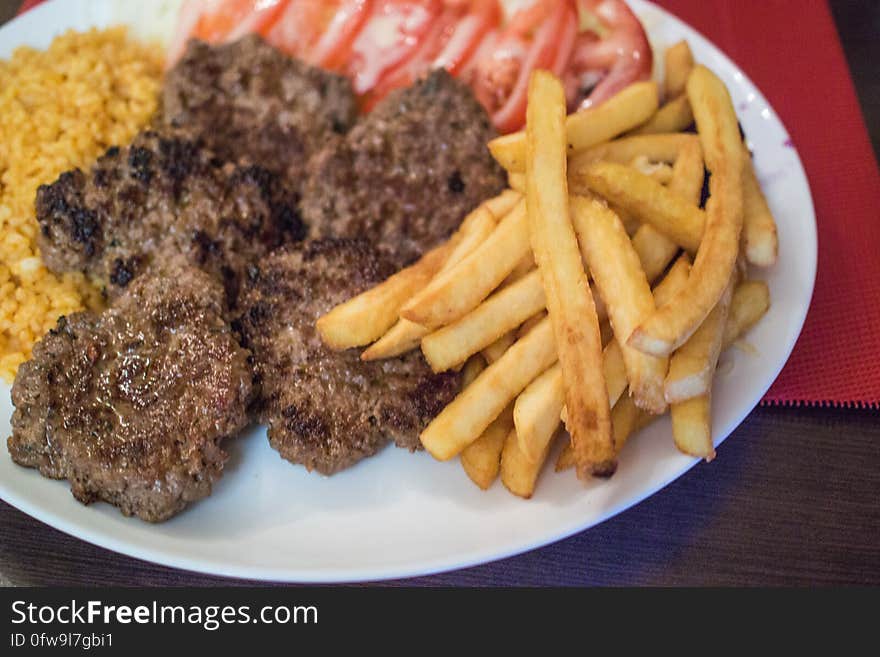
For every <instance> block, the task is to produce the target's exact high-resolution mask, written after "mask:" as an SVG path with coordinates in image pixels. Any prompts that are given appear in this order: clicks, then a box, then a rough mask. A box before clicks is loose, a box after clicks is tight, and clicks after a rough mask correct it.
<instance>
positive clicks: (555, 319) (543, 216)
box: [502, 70, 656, 478]
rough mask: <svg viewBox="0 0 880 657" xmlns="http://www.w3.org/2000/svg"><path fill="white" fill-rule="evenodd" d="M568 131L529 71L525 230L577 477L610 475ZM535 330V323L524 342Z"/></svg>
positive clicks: (553, 84)
mask: <svg viewBox="0 0 880 657" xmlns="http://www.w3.org/2000/svg"><path fill="white" fill-rule="evenodd" d="M653 93H656V87H654V88H653ZM608 102H611V101H608ZM607 105H608V103H604V104H603V105H600V106H599V108H597V109H601V108H603V107H606V106H607ZM566 129H567V127H566V122H565V93H564V91H563V88H562V84H561V82H560V81H559V80H558V79H557V78H556V77H554V76H553V75H552V74H550V73H547V72H546V71H540V70H538V71H535V72H534V73H532V76H531V79H530V80H529V91H528V107H527V110H526V186H527V193H526V205H527V207H528V217H529V222H528V223H529V235H530V238H531V245H532V251H533V253H534V255H535V262H536V263H537V264H538V269H539V270H540V272H541V278H542V280H543V282H544V292H545V294H546V296H547V310H548V314H549V320H550V323H551V325H552V328H553V333H554V334H555V337H556V347H557V349H558V357H559V363H560V365H561V366H562V378H563V383H564V388H565V399H566V408H567V412H568V422H567V425H566V427H567V429H568V431H569V433H570V434H571V436H572V443H573V445H574V451H575V455H576V457H577V461H578V468H577V470H578V476H579V477H581V478H586V477H588V476H590V475H596V476H610V475H611V474H613V472H614V470H615V468H616V462H615V459H614V445H613V442H612V440H611V409H610V407H609V404H608V393H607V391H606V388H605V382H604V380H603V379H602V369H601V363H602V339H601V335H600V332H599V319H598V317H597V315H596V307H595V305H594V303H593V297H592V295H591V293H590V288H589V285H588V284H587V275H586V273H585V272H584V267H583V264H582V263H581V255H580V252H579V249H578V244H577V238H576V237H575V233H574V228H573V227H572V225H571V219H570V216H569V206H568V188H567V177H566V166H567V157H566ZM537 333H538V329H537V328H535V329H533V330H532V331H531V332H530V333H529V334H528V335H527V336H526V337H525V338H524V340H529V339H530V338H531V337H532V336H533V335H536V334H537ZM502 460H503V458H502ZM502 469H503V466H502Z"/></svg>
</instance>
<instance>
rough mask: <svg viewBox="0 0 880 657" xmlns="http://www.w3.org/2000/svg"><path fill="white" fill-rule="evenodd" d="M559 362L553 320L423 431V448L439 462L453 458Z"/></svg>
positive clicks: (512, 349)
mask: <svg viewBox="0 0 880 657" xmlns="http://www.w3.org/2000/svg"><path fill="white" fill-rule="evenodd" d="M555 360H556V342H555V340H554V339H553V327H552V326H551V325H550V322H549V320H546V321H544V322H542V323H541V324H539V325H538V326H536V327H535V328H534V329H532V331H531V332H530V333H529V334H528V335H527V336H526V337H524V338H523V339H522V340H519V341H517V342H516V343H514V344H513V346H511V347H510V349H508V350H507V351H505V352H504V355H503V356H501V358H499V359H498V360H497V361H495V362H494V363H492V364H491V365H489V367H487V368H486V369H485V370H483V372H482V373H481V374H480V375H479V376H478V377H477V379H476V381H474V382H473V383H472V384H471V385H469V386H468V387H467V388H465V389H464V390H462V391H461V392H460V393H459V394H458V396H457V397H456V398H455V399H454V400H452V402H451V403H450V404H449V405H448V406H446V408H444V409H443V410H442V411H440V414H439V415H437V417H435V418H434V420H433V421H432V422H431V423H430V424H429V425H428V426H427V427H426V428H425V430H424V431H422V434H421V436H420V438H421V441H422V445H424V446H425V449H427V450H428V452H430V453H431V454H432V455H433V456H434V457H435V458H437V459H439V460H441V461H445V460H447V459H450V458H452V457H453V456H455V455H456V454H458V453H459V452H461V450H463V449H464V448H465V447H467V446H468V445H470V444H471V443H472V442H474V440H476V439H477V438H479V437H480V434H482V433H483V431H485V430H486V427H488V426H489V424H490V423H491V422H492V420H494V419H495V418H496V417H498V415H499V413H501V411H502V410H504V407H505V406H507V404H509V403H510V402H511V401H513V399H514V398H515V397H516V396H517V395H518V394H519V393H520V392H521V391H522V390H523V389H524V388H525V387H526V386H527V385H528V384H529V383H531V382H532V380H533V379H534V378H535V377H536V376H538V375H539V374H541V372H543V371H544V370H546V369H547V368H548V367H550V366H551V365H552V364H553V362H554V361H555Z"/></svg>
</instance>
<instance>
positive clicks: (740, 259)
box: [317, 42, 778, 498]
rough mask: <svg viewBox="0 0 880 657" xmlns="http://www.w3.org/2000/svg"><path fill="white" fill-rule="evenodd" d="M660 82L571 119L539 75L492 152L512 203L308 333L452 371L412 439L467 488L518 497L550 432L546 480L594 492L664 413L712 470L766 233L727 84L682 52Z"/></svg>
mask: <svg viewBox="0 0 880 657" xmlns="http://www.w3.org/2000/svg"><path fill="white" fill-rule="evenodd" d="M665 68H666V76H665V82H664V85H663V88H662V90H661V88H660V85H658V84H657V83H655V82H639V83H636V84H633V85H631V86H630V87H628V88H627V89H624V90H623V91H621V92H620V93H619V94H618V95H617V96H615V97H614V98H612V99H610V100H608V101H607V102H605V103H604V104H602V105H600V106H598V107H595V108H591V109H587V110H583V111H579V112H577V113H574V114H571V115H568V116H566V108H565V96H564V93H563V88H562V85H561V83H560V81H559V80H558V79H556V78H555V77H554V76H553V75H551V74H550V73H546V72H543V71H536V72H535V73H534V74H533V76H532V79H531V81H530V85H529V97H528V112H527V127H526V130H525V131H524V132H520V133H516V134H511V135H507V136H504V137H500V138H498V139H495V140H493V141H492V142H491V143H490V144H489V148H490V150H491V152H492V154H493V155H494V157H495V159H496V160H497V161H498V162H499V163H500V164H501V165H502V166H503V167H504V168H505V169H506V170H507V171H508V174H509V180H510V189H508V190H506V191H504V192H503V193H502V194H500V195H499V196H497V197H495V198H492V199H489V200H487V201H486V202H484V203H483V204H482V205H480V206H479V207H478V208H477V209H476V210H474V211H473V212H472V213H471V214H470V215H469V216H468V217H467V218H465V219H464V221H463V222H462V224H461V226H460V228H459V229H458V231H457V232H456V233H455V234H454V235H453V236H452V237H451V238H450V239H449V240H448V241H447V242H446V243H444V244H442V245H441V246H439V247H437V248H436V249H434V250H432V251H431V252H429V253H428V254H426V255H425V256H424V257H423V258H421V259H420V260H419V261H418V262H416V263H415V264H414V265H412V266H410V267H408V268H406V269H403V270H402V271H400V272H398V273H397V274H395V275H394V276H392V277H391V278H389V279H388V280H386V281H384V282H383V283H381V284H380V285H378V286H377V287H375V288H373V289H370V290H368V291H366V292H364V293H363V294H361V295H359V296H357V297H355V298H353V299H351V300H349V301H348V302H346V303H343V304H342V305H340V306H338V307H336V308H334V309H333V310H332V311H330V312H329V313H328V314H327V315H325V316H323V317H321V318H320V320H319V321H318V324H317V327H318V331H319V333H320V335H321V336H322V338H323V340H324V341H325V343H326V344H327V345H329V346H330V347H332V348H334V349H349V348H353V347H367V348H366V350H365V351H364V352H363V354H362V358H363V359H365V360H375V359H382V358H392V357H395V356H398V355H400V354H402V353H404V352H407V351H409V350H411V349H416V348H419V347H421V349H422V352H423V353H424V356H425V358H426V359H427V361H428V363H429V364H430V365H431V367H432V368H433V370H434V371H436V372H442V371H446V370H451V369H461V370H462V378H463V388H462V391H461V392H460V394H459V395H458V396H457V397H456V398H455V399H454V400H453V401H452V402H451V403H450V404H449V405H448V406H446V408H445V409H443V411H441V412H440V414H439V415H437V417H436V418H435V419H434V420H433V421H432V422H431V423H430V424H429V425H428V427H427V428H425V430H424V431H423V432H422V434H421V436H420V437H421V442H422V444H423V445H424V447H425V449H427V450H428V452H430V453H431V454H432V455H433V456H434V457H436V458H437V459H440V460H447V459H451V458H453V457H455V456H459V457H460V459H461V463H462V465H463V467H464V469H465V471H466V472H467V474H468V476H469V477H470V478H471V479H472V480H473V481H474V482H475V483H476V484H477V485H478V486H480V487H481V488H484V489H485V488H488V487H489V486H490V485H491V484H492V482H493V481H494V480H495V479H496V478H497V477H498V475H499V473H500V476H501V480H502V482H503V483H504V485H505V486H506V487H507V488H508V489H509V490H510V491H511V492H513V493H514V494H516V495H519V496H521V497H525V498H528V497H530V496H531V495H532V493H533V492H534V489H535V484H536V481H537V478H538V475H539V473H540V472H541V469H542V467H543V465H544V462H545V461H546V459H547V457H548V454H549V453H550V451H551V448H552V446H553V442H554V437H555V436H557V435H565V433H564V432H562V431H560V429H561V428H562V427H563V426H564V428H565V429H566V430H567V435H568V437H570V440H568V441H567V442H566V443H565V445H564V447H563V448H562V450H561V452H560V453H559V457H558V460H557V463H556V470H557V471H561V470H565V469H567V468H569V467H574V468H575V469H576V472H577V475H578V476H579V477H580V478H582V479H584V478H588V477H592V476H602V477H607V476H610V475H611V474H613V473H614V471H615V468H616V463H617V456H618V453H619V452H620V450H621V448H622V447H623V446H624V444H625V443H626V442H627V440H628V438H630V437H631V436H632V435H633V434H634V433H635V432H637V431H638V430H639V429H640V428H642V427H644V426H646V425H647V424H649V423H650V422H651V421H653V420H654V419H656V418H657V417H659V416H660V415H662V414H664V413H665V412H666V411H669V413H670V415H671V419H672V437H673V440H674V442H675V445H676V446H677V447H678V449H680V450H681V451H682V452H684V453H686V454H689V455H693V456H697V457H702V458H705V459H707V460H711V459H712V458H714V456H715V451H714V447H713V439H712V433H711V427H712V422H711V397H712V383H713V379H714V375H715V370H716V366H717V363H718V359H719V355H720V353H721V352H722V351H723V350H724V349H726V348H727V347H729V346H731V345H732V344H734V343H735V342H736V341H737V340H738V339H739V338H740V336H742V335H743V334H744V333H745V332H746V331H747V330H748V329H749V328H751V327H752V326H753V325H754V324H755V323H756V322H757V321H758V320H759V319H760V318H761V317H762V316H763V315H764V314H765V313H766V311H767V309H768V308H769V304H770V296H769V290H768V288H767V285H766V284H765V283H764V282H762V281H760V280H749V279H748V276H747V272H748V267H749V266H750V265H751V266H756V267H768V266H771V265H773V264H774V263H775V261H776V257H777V252H778V242H777V235H776V224H775V221H774V219H773V216H772V214H771V212H770V209H769V208H768V206H767V202H766V200H765V198H764V196H763V194H762V192H761V189H760V187H759V185H758V182H757V179H756V178H755V172H754V170H753V168H752V164H751V159H750V156H749V153H748V151H747V149H746V148H745V146H744V145H743V143H742V140H741V137H740V133H739V129H738V125H737V118H736V114H735V112H734V108H733V105H732V102H731V99H730V95H729V94H728V91H727V89H726V87H725V86H724V84H723V83H722V82H721V81H720V80H719V79H718V78H717V77H716V76H715V75H714V74H713V73H712V72H711V71H710V70H709V69H707V68H705V67H703V66H699V65H696V64H695V63H694V60H693V57H692V55H691V51H690V48H689V47H688V45H687V43H685V42H681V43H678V44H676V45H674V46H672V47H671V48H669V49H668V50H667V51H666V53H665ZM661 95H662V96H663V97H664V98H665V103H664V104H663V105H662V106H661V105H660V97H661ZM694 122H696V126H697V134H693V133H689V132H686V130H687V129H688V128H689V127H690V126H691V125H693V124H694ZM706 170H708V171H709V172H711V177H710V179H709V196H708V199H707V201H706V203H705V205H704V206H703V207H701V194H702V190H703V186H704V175H705V171H706Z"/></svg>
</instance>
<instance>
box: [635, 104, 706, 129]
mask: <svg viewBox="0 0 880 657" xmlns="http://www.w3.org/2000/svg"><path fill="white" fill-rule="evenodd" d="M693 122H694V113H693V111H692V110H691V104H690V102H689V101H688V98H687V95H686V94H681V95H680V96H678V97H677V98H673V99H672V100H670V101H669V102H668V103H666V104H665V105H664V106H663V107H661V108H660V109H659V110H657V113H656V114H655V115H654V116H652V117H651V118H650V119H648V121H647V122H646V123H644V124H642V125H640V126H639V127H638V128H636V129H635V130H633V131H632V132H631V133H630V134H631V135H656V134H665V133H670V132H681V131H682V130H685V129H687V128H689V127H690V126H691V125H692V124H693Z"/></svg>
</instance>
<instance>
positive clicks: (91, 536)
mask: <svg viewBox="0 0 880 657" xmlns="http://www.w3.org/2000/svg"><path fill="white" fill-rule="evenodd" d="M59 1H60V0H50V1H49V2H45V3H44V4H43V5H41V6H38V7H36V8H35V9H33V10H31V11H30V12H27V14H24V15H22V16H17V17H15V18H13V19H12V20H10V21H9V22H8V23H6V24H5V25H3V26H2V27H0V30H2V31H3V32H7V31H14V30H15V28H16V27H17V26H18V25H19V24H20V21H21V20H23V19H24V18H26V17H27V16H28V14H33V15H34V16H33V18H38V17H39V15H40V12H49V11H51V9H52V8H53V7H54V6H55V5H56V3H58V2H59ZM628 2H629V4H630V5H631V6H632V7H633V8H634V9H635V10H636V12H637V13H642V12H643V11H644V10H646V9H647V10H650V11H653V12H657V13H659V14H660V15H661V16H662V18H663V20H664V21H670V22H672V23H673V24H674V26H675V28H676V29H677V30H678V31H684V32H687V33H688V34H689V35H694V36H695V37H696V38H698V39H701V40H702V41H703V42H704V44H705V45H706V46H708V47H709V48H710V49H711V50H712V51H713V52H714V56H716V57H718V58H720V60H721V61H722V63H723V64H724V65H725V66H727V67H729V68H730V70H733V71H736V72H737V75H738V76H741V80H738V82H743V83H744V84H746V85H747V86H748V87H750V89H752V90H754V92H755V93H756V100H758V101H760V103H761V104H762V106H763V107H764V108H766V109H767V110H768V111H769V112H770V115H771V119H772V120H775V122H777V123H778V125H779V126H781V127H782V129H783V131H784V132H785V134H786V136H788V135H789V131H788V128H787V127H786V125H785V123H783V121H782V120H781V118H780V117H779V115H778V114H777V112H776V110H775V108H774V107H773V106H772V105H771V104H770V103H769V101H767V98H766V96H765V95H764V94H763V92H762V91H761V89H760V88H759V87H758V86H757V85H756V84H755V83H754V82H753V81H752V80H751V79H750V78H749V77H748V76H747V75H746V74H745V73H744V72H743V70H742V68H741V67H740V66H739V65H738V64H737V63H736V62H735V61H734V60H733V59H732V58H731V57H729V56H728V55H727V54H726V53H725V52H724V51H723V50H721V48H719V47H718V46H717V45H715V43H714V42H713V41H711V40H710V39H708V38H707V37H706V36H705V35H704V34H702V32H700V31H699V30H697V29H695V28H694V27H692V26H691V25H689V24H688V23H686V22H685V21H683V20H682V19H680V18H678V16H676V15H675V14H673V13H672V12H670V11H669V10H667V9H665V8H664V7H660V6H658V5H656V4H655V3H653V2H650V1H649V0H628ZM689 38H691V37H690V36H689ZM791 150H792V155H793V156H794V157H793V159H794V165H795V173H796V174H797V175H799V176H801V177H802V178H803V180H804V182H805V183H806V191H807V194H806V197H805V199H804V201H805V202H806V203H807V206H808V208H809V211H810V213H809V214H810V217H809V218H810V219H812V220H811V221H804V224H805V228H806V229H807V230H808V232H809V233H810V234H809V235H807V236H806V237H809V238H810V239H809V240H808V244H807V246H808V247H809V251H810V253H809V254H804V255H807V256H812V257H811V259H810V261H809V262H808V263H807V264H808V265H809V266H810V270H811V276H810V280H809V300H808V301H807V303H806V304H804V305H803V306H801V307H799V316H798V317H796V321H795V322H793V323H792V326H794V325H795V324H796V325H797V330H796V331H794V332H793V333H792V335H791V337H790V341H789V344H786V345H785V346H784V348H783V349H780V350H778V352H777V353H778V354H779V355H780V356H782V355H783V354H784V357H781V358H779V360H778V365H777V367H776V368H775V370H776V371H775V373H774V374H773V376H772V378H768V381H769V383H767V384H766V386H759V387H758V388H755V392H754V393H753V394H752V395H750V398H749V400H748V402H747V403H744V404H743V408H744V409H747V410H745V411H744V413H742V414H741V417H739V419H737V420H735V421H734V422H733V424H732V426H730V427H729V428H727V430H726V431H723V432H722V433H723V437H721V438H719V439H716V441H715V444H716V445H720V444H721V443H722V442H724V441H725V440H726V439H727V438H728V437H729V436H730V434H731V433H732V432H733V431H735V430H736V428H738V427H739V426H740V425H741V424H742V423H743V421H744V420H745V419H746V418H747V417H748V416H749V415H750V414H751V413H752V412H753V411H754V409H755V408H756V407H757V405H758V404H759V403H760V400H761V399H762V398H763V396H764V395H765V394H766V392H767V390H769V389H770V387H771V386H772V385H773V383H774V382H775V381H776V380H777V379H778V377H779V374H780V372H781V371H782V369H783V368H784V367H785V365H786V364H787V363H788V361H789V359H790V357H791V353H792V351H793V350H794V347H795V344H796V343H797V341H798V339H799V337H800V335H801V334H802V332H803V327H804V323H805V321H806V317H807V315H808V313H809V309H810V307H811V306H812V298H813V295H814V293H815V282H816V277H817V273H818V230H817V221H816V212H815V203H814V201H813V192H812V188H811V186H810V182H809V177H808V176H807V174H806V171H805V169H804V166H803V162H802V161H801V158H800V154H799V152H798V150H797V148H796V147H792V149H791ZM777 266H778V265H777ZM9 387H10V386H7V385H4V386H3V388H4V389H5V388H9ZM736 415H740V413H737V414H736ZM700 461H701V459H697V458H693V459H690V460H688V461H687V462H686V463H684V464H683V465H682V466H681V467H680V468H677V469H674V470H671V471H670V472H669V473H668V474H667V476H666V477H664V478H663V479H662V480H661V481H660V482H659V483H658V484H657V485H656V486H652V487H647V488H645V489H643V490H641V491H639V493H638V494H636V495H633V496H631V497H628V498H626V499H625V500H622V501H621V502H619V503H618V504H616V505H614V506H611V507H609V508H608V509H607V510H606V511H604V512H603V514H602V517H601V518H598V519H590V520H588V521H586V522H577V521H572V522H569V523H561V524H560V526H559V527H558V529H557V530H556V531H553V532H547V533H546V534H545V535H543V536H542V537H541V538H538V539H533V540H527V541H522V542H519V543H517V544H515V545H513V544H510V545H507V546H505V547H503V548H502V549H498V548H497V547H494V548H493V547H481V548H478V549H472V550H470V551H462V552H458V553H456V554H455V555H453V556H444V557H442V558H434V559H429V560H422V561H420V562H419V563H418V564H416V563H409V561H406V563H405V565H404V564H403V563H401V564H400V565H385V566H360V567H350V568H349V567H341V566H337V567H335V568H310V569H307V570H300V569H297V568H296V567H295V565H292V566H291V567H286V568H280V569H279V568H277V567H262V566H249V565H244V564H232V563H229V562H226V563H224V562H221V561H218V560H216V559H211V560H208V561H204V560H201V561H200V560H199V559H197V558H195V557H191V556H187V555H180V554H174V553H173V552H169V551H166V550H162V549H161V548H157V547H153V546H147V547H143V546H138V545H137V544H134V543H130V542H126V541H124V540H121V539H118V538H116V537H115V536H113V535H108V534H107V533H106V532H102V531H101V530H98V529H92V528H85V529H83V528H82V527H81V526H80V525H79V524H78V523H77V522H76V521H75V520H74V519H70V518H69V517H67V516H65V515H64V514H63V513H58V512H54V511H53V510H51V509H44V508H41V506H40V505H39V504H37V503H36V502H33V501H32V500H30V499H28V498H27V497H26V496H23V495H19V494H18V493H17V492H16V491H14V490H12V489H10V488H8V487H7V486H6V485H5V482H4V481H3V480H0V499H3V500H4V501H5V502H6V503H8V504H10V505H11V506H13V507H15V508H17V509H18V510H20V511H22V512H23V513H25V514H27V515H29V516H30V517H32V518H34V519H35V520H38V521H40V522H42V523H44V524H47V525H49V526H50V527H53V528H54V529H57V530H59V531H61V532H63V533H65V534H67V535H69V536H72V537H74V538H76V539H79V540H82V541H85V542H87V543H90V544H92V545H96V546H98V547H101V548H104V549H108V550H111V551H113V552H116V553H119V554H123V555H125V556H128V557H131V558H134V559H139V560H141V561H146V562H150V563H155V564H159V565H162V566H166V567H170V568H175V569H179V570H184V571H189V572H194V573H201V574H205V575H213V576H220V577H228V578H237V579H249V580H256V581H267V582H268V581H273V582H299V583H344V582H367V581H382V580H391V579H402V578H409V577H419V576H427V575H433V574H438V573H443V572H449V571H454V570H459V569H463V568H469V567H474V566H478V565H484V564H488V563H491V562H494V561H499V560H502V559H506V558H509V557H512V556H515V555H519V554H523V553H526V552H529V551H532V550H535V549H538V548H541V547H545V546H548V545H551V544H554V543H557V542H559V541H562V540H564V539H566V538H569V537H571V536H573V535H575V534H578V533H580V532H583V531H586V530H588V529H591V528H592V527H595V526H597V525H599V524H601V523H603V522H606V521H608V520H610V519H612V518H614V517H615V516H617V515H619V514H621V513H623V512H624V511H626V510H628V509H630V508H632V507H634V506H636V505H638V504H640V503H641V502H643V501H644V500H645V499H647V498H648V497H651V496H653V495H655V494H657V493H658V492H660V491H661V490H663V489H665V488H666V487H668V486H669V485H670V484H671V483H672V482H673V481H675V480H677V479H679V478H680V477H682V476H684V475H685V474H686V473H687V472H688V471H690V470H691V469H692V468H693V467H694V466H695V465H697V464H698V463H699V462H700ZM404 561H405V560H404Z"/></svg>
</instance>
